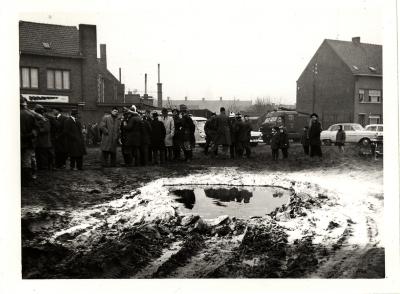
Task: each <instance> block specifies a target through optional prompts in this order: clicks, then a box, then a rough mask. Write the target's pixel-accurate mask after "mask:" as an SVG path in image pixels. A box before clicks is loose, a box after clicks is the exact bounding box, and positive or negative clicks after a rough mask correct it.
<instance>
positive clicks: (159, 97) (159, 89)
mask: <svg viewBox="0 0 400 294" xmlns="http://www.w3.org/2000/svg"><path fill="white" fill-rule="evenodd" d="M157 106H158V107H162V84H161V82H160V64H158V83H157Z"/></svg>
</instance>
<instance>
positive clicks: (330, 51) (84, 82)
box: [19, 21, 383, 127]
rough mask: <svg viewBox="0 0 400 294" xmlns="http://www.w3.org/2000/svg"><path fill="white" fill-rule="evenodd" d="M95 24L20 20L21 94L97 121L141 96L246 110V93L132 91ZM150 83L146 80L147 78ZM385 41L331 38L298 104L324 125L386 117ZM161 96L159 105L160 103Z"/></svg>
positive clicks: (303, 78)
mask: <svg viewBox="0 0 400 294" xmlns="http://www.w3.org/2000/svg"><path fill="white" fill-rule="evenodd" d="M96 34H97V32H96V26H95V25H87V24H80V25H79V26H78V27H75V26H64V25H53V24H43V23H35V22H26V21H20V22H19V50H20V94H21V95H22V96H24V97H25V98H27V99H28V101H29V102H30V103H41V104H44V105H49V106H50V105H59V106H61V107H62V108H63V109H64V110H65V111H69V110H70V109H72V108H75V109H78V110H79V111H80V113H81V114H82V117H83V119H84V120H85V121H87V122H89V121H98V120H99V119H100V118H101V117H102V116H103V115H104V113H105V112H107V111H109V109H110V107H112V106H114V105H116V106H128V105H131V104H136V105H139V106H141V107H142V108H161V107H171V108H174V107H177V108H179V106H180V105H182V104H185V105H187V106H188V107H189V109H192V110H201V109H207V110H209V111H213V112H218V110H219V108H220V107H221V106H224V107H225V108H226V109H227V110H228V111H234V112H236V111H243V110H247V109H249V108H250V107H251V106H252V102H251V101H246V100H237V99H233V100H225V99H224V100H223V99H222V97H221V98H220V99H219V100H206V99H205V98H203V99H201V100H188V99H187V98H185V99H184V100H174V99H170V98H167V99H165V100H162V88H161V87H162V84H161V83H160V80H159V81H158V84H157V90H158V91H157V92H158V93H157V101H154V99H153V97H151V96H149V95H147V91H145V95H143V96H140V95H139V94H136V93H132V92H130V91H129V92H128V93H127V94H125V85H124V84H123V83H122V82H121V69H120V72H119V78H118V79H117V78H116V77H115V76H114V75H113V74H112V73H111V72H110V71H109V70H108V69H107V50H106V45H105V44H100V57H99V58H98V56H97V48H98V47H97V36H96ZM145 87H147V85H146V86H145ZM382 100H383V98H382V46H380V45H374V44H366V43H361V40H360V38H358V37H356V38H353V39H352V41H339V40H324V41H323V42H322V44H321V46H320V47H319V48H318V50H317V51H316V53H315V54H314V56H313V57H312V58H311V60H310V62H309V63H308V64H307V66H306V68H305V69H304V71H303V72H302V74H301V75H300V77H299V78H298V80H297V93H296V107H297V110H298V111H300V112H305V113H312V112H317V113H318V114H319V115H320V117H321V120H322V122H323V125H324V126H325V127H327V126H329V125H330V124H333V123H337V122H358V123H360V124H362V125H366V124H370V123H382V122H383V115H382ZM155 102H156V104H157V105H154V104H155Z"/></svg>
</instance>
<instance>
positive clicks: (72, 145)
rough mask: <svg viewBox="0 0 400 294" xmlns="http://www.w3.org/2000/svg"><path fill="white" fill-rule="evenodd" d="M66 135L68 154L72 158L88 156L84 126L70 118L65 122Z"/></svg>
mask: <svg viewBox="0 0 400 294" xmlns="http://www.w3.org/2000/svg"><path fill="white" fill-rule="evenodd" d="M64 134H65V142H66V147H67V153H68V154H69V156H71V157H79V156H83V155H85V154H86V148H85V142H84V140H83V134H82V125H81V123H80V122H79V121H78V120H76V119H75V121H74V120H73V119H72V118H71V117H69V118H67V119H66V120H65V122H64Z"/></svg>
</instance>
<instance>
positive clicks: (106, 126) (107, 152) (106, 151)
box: [99, 107, 121, 167]
mask: <svg viewBox="0 0 400 294" xmlns="http://www.w3.org/2000/svg"><path fill="white" fill-rule="evenodd" d="M120 124H121V120H119V119H118V108H117V107H113V109H112V110H111V114H106V115H105V116H104V117H103V119H102V120H101V122H100V125H99V128H100V130H101V143H100V150H101V155H102V166H103V167H106V166H112V167H114V166H116V159H117V145H118V139H119V128H120ZM109 157H110V163H109V162H108V158H109Z"/></svg>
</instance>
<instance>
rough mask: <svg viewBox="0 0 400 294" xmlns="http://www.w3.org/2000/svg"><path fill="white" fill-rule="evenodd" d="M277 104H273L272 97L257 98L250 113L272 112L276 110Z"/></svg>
mask: <svg viewBox="0 0 400 294" xmlns="http://www.w3.org/2000/svg"><path fill="white" fill-rule="evenodd" d="M275 107H276V106H275V104H274V103H272V100H271V98H270V97H268V96H267V97H257V98H256V100H255V101H254V103H253V105H252V106H251V107H250V108H249V111H251V112H254V113H259V114H264V113H266V112H269V111H272V110H274V108H275Z"/></svg>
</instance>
